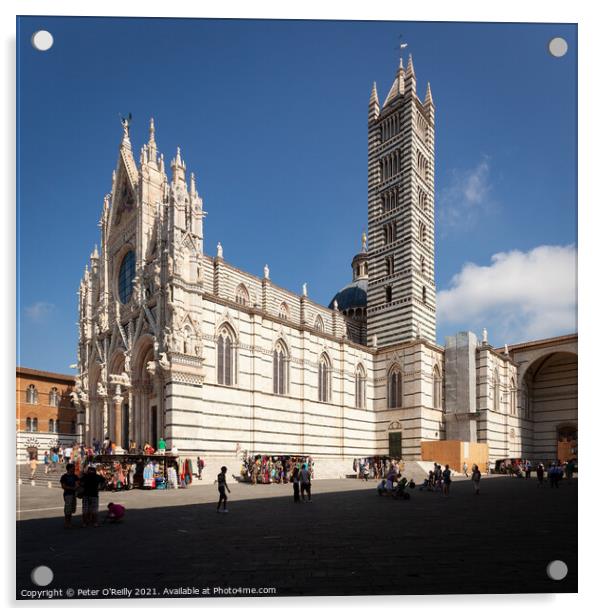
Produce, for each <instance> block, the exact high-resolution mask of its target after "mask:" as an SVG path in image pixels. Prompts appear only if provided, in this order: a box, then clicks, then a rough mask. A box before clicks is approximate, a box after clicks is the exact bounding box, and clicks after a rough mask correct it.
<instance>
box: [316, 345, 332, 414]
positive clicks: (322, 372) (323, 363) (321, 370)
mask: <svg viewBox="0 0 602 616" xmlns="http://www.w3.org/2000/svg"><path fill="white" fill-rule="evenodd" d="M331 373H332V367H331V363H330V359H329V358H328V355H326V353H322V355H321V356H320V363H319V364H318V400H320V402H330V397H331Z"/></svg>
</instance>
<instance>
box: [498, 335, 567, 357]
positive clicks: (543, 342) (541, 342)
mask: <svg viewBox="0 0 602 616" xmlns="http://www.w3.org/2000/svg"><path fill="white" fill-rule="evenodd" d="M577 340H578V333H577V332H575V333H574V334H565V335H562V336H553V337H552V338H541V339H539V340H530V341H527V342H518V343H516V344H509V345H508V350H509V351H516V350H519V349H527V348H529V349H531V348H534V347H538V346H548V345H550V344H554V343H560V342H572V341H575V342H577ZM496 350H497V351H500V352H503V350H504V349H503V347H500V348H499V349H496Z"/></svg>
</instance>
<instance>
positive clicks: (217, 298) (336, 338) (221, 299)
mask: <svg viewBox="0 0 602 616" xmlns="http://www.w3.org/2000/svg"><path fill="white" fill-rule="evenodd" d="M239 271H240V270H239ZM285 290H286V289H285ZM203 298H204V299H208V300H210V301H212V302H215V303H216V304H221V305H222V306H228V307H231V308H234V309H236V310H240V311H241V312H246V313H247V314H257V315H259V316H261V317H262V318H264V319H268V320H270V321H273V322H274V323H281V324H282V325H286V326H287V327H290V328H292V329H296V330H297V331H300V332H304V331H305V332H310V333H312V334H314V335H316V336H319V337H321V338H325V339H327V340H330V341H332V342H338V343H341V342H342V343H344V344H346V345H347V346H350V347H353V348H355V349H359V350H361V351H363V352H365V353H370V354H371V355H376V353H377V352H378V351H379V350H380V349H375V348H373V347H371V346H367V345H363V344H359V343H358V342H354V341H353V340H351V339H350V338H343V337H342V336H334V335H333V334H329V333H328V332H325V331H319V330H317V329H315V328H313V327H311V326H310V325H302V324H300V323H296V322H295V321H291V320H286V319H280V318H278V317H277V316H276V315H275V314H273V313H271V312H267V311H265V310H263V309H262V308H255V307H254V306H245V305H243V304H237V303H236V302H235V301H232V300H231V299H228V298H226V297H221V296H219V295H214V294H213V293H203ZM316 306H318V307H319V308H323V309H324V310H330V309H329V308H325V307H324V306H322V305H321V304H316ZM330 312H334V313H337V314H340V313H338V311H335V310H330ZM341 318H343V317H341Z"/></svg>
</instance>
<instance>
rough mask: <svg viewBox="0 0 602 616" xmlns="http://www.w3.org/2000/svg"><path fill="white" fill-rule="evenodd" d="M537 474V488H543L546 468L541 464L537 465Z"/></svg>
mask: <svg viewBox="0 0 602 616" xmlns="http://www.w3.org/2000/svg"><path fill="white" fill-rule="evenodd" d="M535 474H536V475H537V487H538V488H541V487H542V486H543V478H544V474H545V468H544V466H543V464H542V463H541V462H540V463H539V464H538V465H537V468H536V469H535Z"/></svg>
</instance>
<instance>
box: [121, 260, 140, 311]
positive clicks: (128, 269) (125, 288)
mask: <svg viewBox="0 0 602 616" xmlns="http://www.w3.org/2000/svg"><path fill="white" fill-rule="evenodd" d="M135 276H136V253H135V252H134V251H133V250H130V251H129V252H128V253H127V254H126V255H125V257H123V260H122V261H121V265H120V267H119V279H118V287H119V299H120V300H121V303H122V304H127V303H128V302H129V301H130V297H132V291H133V290H134V277H135Z"/></svg>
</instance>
